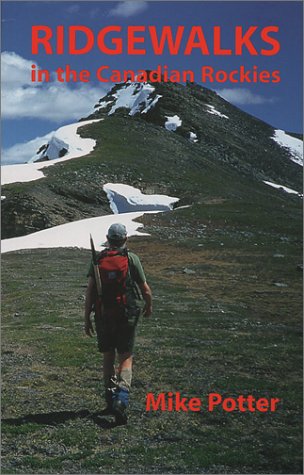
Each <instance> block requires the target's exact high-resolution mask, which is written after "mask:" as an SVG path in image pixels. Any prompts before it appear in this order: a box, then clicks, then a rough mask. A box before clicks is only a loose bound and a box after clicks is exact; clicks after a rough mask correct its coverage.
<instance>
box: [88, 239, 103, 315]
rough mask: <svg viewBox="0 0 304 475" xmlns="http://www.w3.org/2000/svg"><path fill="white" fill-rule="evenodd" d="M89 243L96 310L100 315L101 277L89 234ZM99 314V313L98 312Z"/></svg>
mask: <svg viewBox="0 0 304 475" xmlns="http://www.w3.org/2000/svg"><path fill="white" fill-rule="evenodd" d="M90 243H91V251H92V261H93V268H94V277H95V284H96V290H97V297H98V303H99V305H98V307H99V308H98V309H96V310H97V311H98V310H99V311H100V313H101V302H102V283H101V277H100V273H99V269H98V262H97V255H96V251H95V246H94V242H93V238H92V235H91V234H90ZM98 313H99V312H98Z"/></svg>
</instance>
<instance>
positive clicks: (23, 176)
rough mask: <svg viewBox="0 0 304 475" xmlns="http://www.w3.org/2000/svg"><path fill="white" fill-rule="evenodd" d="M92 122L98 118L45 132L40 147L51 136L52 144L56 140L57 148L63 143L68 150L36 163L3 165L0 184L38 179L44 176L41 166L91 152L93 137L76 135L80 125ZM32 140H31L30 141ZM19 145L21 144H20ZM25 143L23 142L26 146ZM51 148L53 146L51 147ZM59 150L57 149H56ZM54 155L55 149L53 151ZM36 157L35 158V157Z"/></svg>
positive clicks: (93, 144)
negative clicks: (86, 137) (62, 154)
mask: <svg viewBox="0 0 304 475" xmlns="http://www.w3.org/2000/svg"><path fill="white" fill-rule="evenodd" d="M94 122H99V119H97V120H96V119H95V120H86V121H83V122H77V123H75V124H69V125H65V126H63V127H60V128H59V129H58V130H56V131H55V132H53V133H51V134H47V135H45V136H44V137H41V143H40V147H41V146H43V145H45V144H46V143H49V142H50V141H51V140H52V138H56V140H53V145H54V144H55V143H56V142H57V143H58V144H59V145H58V146H59V148H60V147H61V144H62V143H65V144H66V145H67V146H68V151H67V153H66V154H65V155H64V157H62V158H54V159H52V160H48V161H44V162H38V163H33V162H31V163H22V164H15V165H3V166H2V167H1V185H8V184H9V183H17V182H28V181H33V180H39V178H44V174H43V172H42V171H41V169H42V168H45V167H50V166H52V165H55V164H56V163H62V162H65V161H66V160H71V159H72V158H77V157H82V156H84V155H88V154H89V153H91V152H92V150H93V149H94V147H95V145H96V141H95V140H93V139H84V138H81V137H80V135H78V133H77V131H78V129H79V128H80V127H83V126H85V125H88V124H92V123H94ZM31 142H33V141H31ZM31 142H29V144H30V145H29V151H30V153H31V155H32V153H33V151H32V146H33V144H32V143H31ZM20 146H21V145H20ZM26 146H27V144H24V147H26ZM35 146H37V141H35ZM52 148H53V147H52ZM58 152H59V149H58ZM52 153H54V155H53V156H55V151H54V148H53V152H52ZM36 157H37V158H39V157H40V155H38V154H36ZM37 158H36V159H37ZM33 159H34V157H31V156H30V157H29V160H33Z"/></svg>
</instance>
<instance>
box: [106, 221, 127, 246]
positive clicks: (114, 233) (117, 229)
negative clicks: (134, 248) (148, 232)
mask: <svg viewBox="0 0 304 475" xmlns="http://www.w3.org/2000/svg"><path fill="white" fill-rule="evenodd" d="M107 239H108V242H109V244H110V246H111V247H122V246H124V244H125V243H126V242H127V230H126V227H125V226H124V225H123V224H120V223H115V224H112V225H111V226H110V227H109V229H108V234H107Z"/></svg>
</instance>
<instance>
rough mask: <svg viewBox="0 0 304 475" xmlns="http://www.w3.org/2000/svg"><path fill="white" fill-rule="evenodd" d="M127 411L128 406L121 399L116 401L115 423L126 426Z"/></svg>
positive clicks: (114, 406)
mask: <svg viewBox="0 0 304 475" xmlns="http://www.w3.org/2000/svg"><path fill="white" fill-rule="evenodd" d="M126 409H127V407H126V405H125V404H124V403H123V402H122V401H120V400H119V399H116V400H115V401H114V402H113V409H112V413H113V414H114V416H115V423H116V424H117V425H119V426H124V425H126V424H127V422H128V418H127V414H126Z"/></svg>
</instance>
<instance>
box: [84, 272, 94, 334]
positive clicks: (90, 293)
mask: <svg viewBox="0 0 304 475" xmlns="http://www.w3.org/2000/svg"><path fill="white" fill-rule="evenodd" d="M94 288H95V281H94V279H93V277H89V281H88V286H87V290H86V295H85V307H84V331H85V333H86V335H88V336H92V334H93V333H94V329H93V325H92V322H91V319H90V315H91V312H92V307H93V303H94V301H93V297H94Z"/></svg>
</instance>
